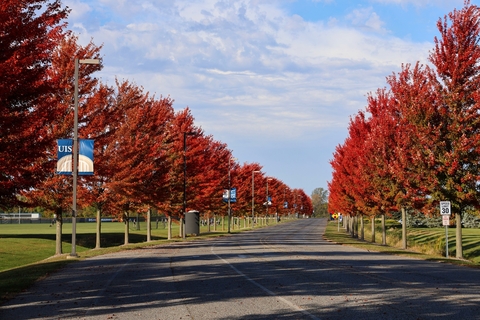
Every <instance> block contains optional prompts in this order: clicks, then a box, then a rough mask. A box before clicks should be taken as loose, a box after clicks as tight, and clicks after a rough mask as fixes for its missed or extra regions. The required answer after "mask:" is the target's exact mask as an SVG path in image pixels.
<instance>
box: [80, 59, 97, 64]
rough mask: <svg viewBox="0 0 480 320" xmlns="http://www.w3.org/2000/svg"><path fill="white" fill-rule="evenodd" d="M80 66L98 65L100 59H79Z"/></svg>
mask: <svg viewBox="0 0 480 320" xmlns="http://www.w3.org/2000/svg"><path fill="white" fill-rule="evenodd" d="M78 62H79V63H80V64H100V59H80V60H79V61H78Z"/></svg>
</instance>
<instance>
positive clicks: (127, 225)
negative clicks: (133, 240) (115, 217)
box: [123, 211, 130, 245]
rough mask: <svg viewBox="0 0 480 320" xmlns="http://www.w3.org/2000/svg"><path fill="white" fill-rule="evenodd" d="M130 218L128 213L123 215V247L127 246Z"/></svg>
mask: <svg viewBox="0 0 480 320" xmlns="http://www.w3.org/2000/svg"><path fill="white" fill-rule="evenodd" d="M129 220H130V217H129V215H128V211H125V212H124V213H123V222H124V223H125V241H124V243H123V244H124V245H126V244H128V235H129V232H130V230H129V227H130V221H129Z"/></svg>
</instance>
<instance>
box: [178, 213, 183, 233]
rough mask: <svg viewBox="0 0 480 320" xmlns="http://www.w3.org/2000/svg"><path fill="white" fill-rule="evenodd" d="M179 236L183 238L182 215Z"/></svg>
mask: <svg viewBox="0 0 480 320" xmlns="http://www.w3.org/2000/svg"><path fill="white" fill-rule="evenodd" d="M178 236H179V237H180V238H183V217H180V221H179V226H178Z"/></svg>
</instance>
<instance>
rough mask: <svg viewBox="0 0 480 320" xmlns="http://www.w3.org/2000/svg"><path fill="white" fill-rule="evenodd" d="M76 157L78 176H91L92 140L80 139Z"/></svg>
mask: <svg viewBox="0 0 480 320" xmlns="http://www.w3.org/2000/svg"><path fill="white" fill-rule="evenodd" d="M79 144H80V148H79V149H80V151H79V157H78V174H79V175H80V176H91V175H93V140H87V139H80V141H79Z"/></svg>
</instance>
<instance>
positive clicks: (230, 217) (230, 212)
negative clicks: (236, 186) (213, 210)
mask: <svg viewBox="0 0 480 320" xmlns="http://www.w3.org/2000/svg"><path fill="white" fill-rule="evenodd" d="M232 160H234V161H235V160H237V158H232V157H230V158H228V200H227V201H228V233H230V224H231V219H232V211H231V208H230V201H231V190H232V187H231V184H230V163H231V161H232Z"/></svg>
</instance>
